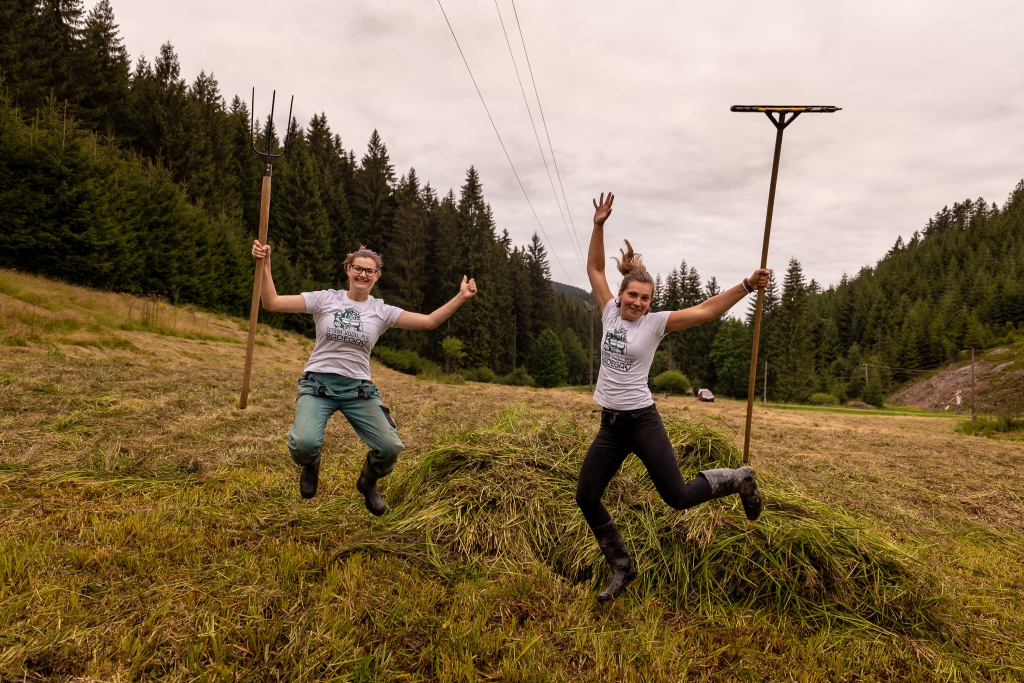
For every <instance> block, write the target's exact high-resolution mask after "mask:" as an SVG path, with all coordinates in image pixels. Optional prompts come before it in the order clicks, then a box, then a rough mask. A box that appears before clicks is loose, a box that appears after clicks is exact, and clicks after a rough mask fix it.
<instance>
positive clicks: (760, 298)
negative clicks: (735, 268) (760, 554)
mask: <svg viewBox="0 0 1024 683" xmlns="http://www.w3.org/2000/svg"><path fill="white" fill-rule="evenodd" d="M729 111H734V112H740V113H764V114H765V115H766V116H767V117H768V120H769V121H771V122H772V125H773V126H775V130H776V134H775V159H774V161H772V182H771V185H770V186H769V189H768V214H767V216H766V217H765V220H764V243H763V245H762V246H761V268H767V267H768V238H769V237H770V236H771V232H772V210H773V209H774V208H775V183H776V181H777V180H778V178H779V156H780V155H781V154H782V131H784V130H785V129H786V127H787V126H789V124H791V123H793V121H795V120H796V117H798V116H800V114H834V113H835V112H837V111H841V107H833V106H818V105H813V106H803V107H798V106H779V105H763V104H760V105H759V104H753V105H743V104H736V105H733V106H732V107H730V108H729ZM787 116H789V118H786V117H787ZM776 117H777V118H776ZM763 306H764V287H758V288H757V306H756V308H755V309H754V342H753V348H752V349H751V352H750V384H749V386H748V387H747V423H746V429H745V431H744V434H743V462H744V464H746V463H748V462H750V422H751V418H752V417H753V414H754V383H755V382H756V380H757V347H758V343H759V342H760V341H761V311H762V308H763Z"/></svg>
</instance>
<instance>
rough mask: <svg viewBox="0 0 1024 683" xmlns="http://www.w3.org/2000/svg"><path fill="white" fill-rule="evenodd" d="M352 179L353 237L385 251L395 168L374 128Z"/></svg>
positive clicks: (393, 206) (392, 208)
mask: <svg viewBox="0 0 1024 683" xmlns="http://www.w3.org/2000/svg"><path fill="white" fill-rule="evenodd" d="M354 182H355V191H354V200H355V201H354V203H353V205H352V212H353V214H354V218H355V223H356V238H357V240H358V241H359V242H360V243H361V244H364V245H366V246H367V247H369V248H370V249H373V250H374V251H384V246H385V245H386V244H387V242H388V241H389V240H390V239H391V231H392V225H393V221H394V214H395V197H394V184H395V169H394V167H393V166H392V165H391V158H390V157H389V156H388V148H387V147H386V146H385V145H384V141H383V140H381V137H380V133H378V132H377V131H376V130H374V131H373V134H372V135H371V136H370V141H369V143H368V144H367V146H366V154H364V155H363V159H362V163H361V165H360V167H359V169H358V170H357V171H356V172H355V179H354Z"/></svg>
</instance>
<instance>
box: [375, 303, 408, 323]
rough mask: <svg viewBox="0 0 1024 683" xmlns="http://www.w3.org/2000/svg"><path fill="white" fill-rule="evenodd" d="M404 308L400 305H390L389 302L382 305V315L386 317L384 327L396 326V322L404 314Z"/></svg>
mask: <svg viewBox="0 0 1024 683" xmlns="http://www.w3.org/2000/svg"><path fill="white" fill-rule="evenodd" d="M402 310H403V309H401V308H399V307H398V306H389V305H388V304H381V305H380V317H381V318H383V319H384V327H385V328H388V327H394V326H395V323H397V322H398V316H400V315H402Z"/></svg>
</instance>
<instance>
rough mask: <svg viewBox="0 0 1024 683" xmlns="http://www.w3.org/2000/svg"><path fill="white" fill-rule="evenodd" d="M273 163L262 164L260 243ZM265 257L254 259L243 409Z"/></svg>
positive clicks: (263, 238) (240, 403) (267, 218)
mask: <svg viewBox="0 0 1024 683" xmlns="http://www.w3.org/2000/svg"><path fill="white" fill-rule="evenodd" d="M272 168H273V165H272V163H271V161H270V160H269V159H267V160H266V161H265V162H264V166H263V190H262V192H261V193H260V229H259V240H260V244H266V243H267V226H268V224H269V223H270V176H271V170H272ZM264 261H265V259H256V273H255V275H254V276H253V281H252V306H251V308H250V309H249V339H248V340H247V341H246V343H245V373H244V374H243V375H242V395H241V396H240V397H239V399H238V407H239V409H241V410H245V406H246V405H248V403H249V378H250V377H251V375H252V354H253V347H254V346H255V345H256V322H257V321H258V320H259V317H260V295H261V294H262V292H263V270H264V268H265V267H266V264H265V263H264Z"/></svg>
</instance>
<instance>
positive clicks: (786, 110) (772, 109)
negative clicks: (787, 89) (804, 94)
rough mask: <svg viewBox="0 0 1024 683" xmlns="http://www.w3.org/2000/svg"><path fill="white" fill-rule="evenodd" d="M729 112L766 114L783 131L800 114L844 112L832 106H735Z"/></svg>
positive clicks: (840, 108)
mask: <svg viewBox="0 0 1024 683" xmlns="http://www.w3.org/2000/svg"><path fill="white" fill-rule="evenodd" d="M729 111H734V112H740V113H754V114H760V113H764V114H765V115H766V116H767V117H768V119H769V120H770V121H771V122H772V125H773V126H775V127H776V128H777V129H779V130H783V129H784V128H785V127H786V126H788V125H789V124H791V123H793V119H795V118H796V117H798V116H800V114H834V113H836V112H837V111H842V107H833V106H832V105H803V106H795V105H779V104H734V105H732V106H731V107H729ZM775 114H778V116H779V118H775V116H774V115H775ZM787 115H788V116H789V118H788V119H787V118H786V116H787Z"/></svg>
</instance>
